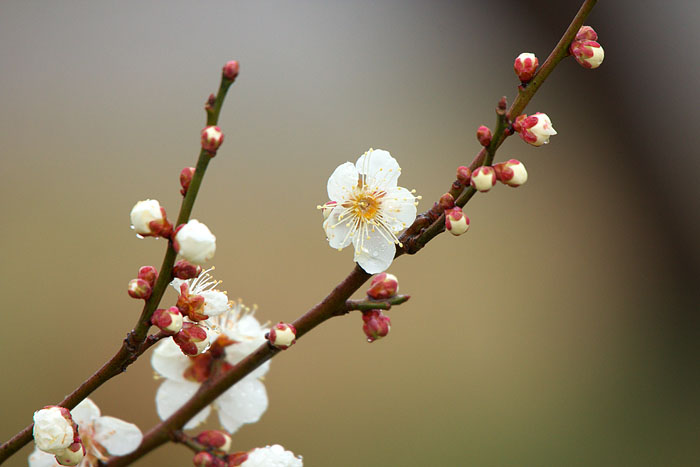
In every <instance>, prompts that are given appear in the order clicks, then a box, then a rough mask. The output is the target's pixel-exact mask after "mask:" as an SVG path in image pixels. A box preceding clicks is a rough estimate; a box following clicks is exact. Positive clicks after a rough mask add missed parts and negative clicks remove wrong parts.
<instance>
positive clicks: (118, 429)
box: [29, 399, 143, 467]
mask: <svg viewBox="0 0 700 467" xmlns="http://www.w3.org/2000/svg"><path fill="white" fill-rule="evenodd" d="M70 414H71V417H72V418H73V420H74V421H75V423H76V424H77V425H78V432H79V433H80V440H81V442H82V444H83V447H84V448H85V456H84V457H83V459H82V461H80V463H79V464H78V465H79V466H81V467H97V465H98V464H99V462H100V461H106V460H107V459H108V458H109V457H110V456H123V455H126V454H129V453H130V452H132V451H133V450H134V449H136V448H137V447H138V446H139V444H141V440H142V438H143V435H142V434H141V430H140V429H139V427H137V426H136V425H134V424H132V423H128V422H125V421H123V420H119V419H118V418H114V417H109V416H104V415H101V414H100V409H99V407H97V405H95V403H94V402H92V401H91V400H90V399H84V400H83V401H82V402H81V403H80V404H78V405H77V406H76V407H75V408H74V409H73V410H71V411H70ZM65 454H67V453H65ZM60 465H61V464H59V463H58V462H56V458H55V457H54V455H52V454H49V453H47V452H44V451H40V450H39V449H35V450H34V452H33V453H32V454H31V455H30V456H29V467H59V466H60Z"/></svg>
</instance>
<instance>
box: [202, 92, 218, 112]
mask: <svg viewBox="0 0 700 467" xmlns="http://www.w3.org/2000/svg"><path fill="white" fill-rule="evenodd" d="M215 105H216V95H214V94H209V97H208V98H207V102H206V103H205V104H204V110H206V111H207V112H211V111H212V110H214V106H215Z"/></svg>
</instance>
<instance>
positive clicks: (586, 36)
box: [574, 26, 598, 41]
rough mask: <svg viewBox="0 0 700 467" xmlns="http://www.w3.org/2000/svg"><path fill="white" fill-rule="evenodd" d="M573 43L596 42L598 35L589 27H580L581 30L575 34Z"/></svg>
mask: <svg viewBox="0 0 700 467" xmlns="http://www.w3.org/2000/svg"><path fill="white" fill-rule="evenodd" d="M574 40H575V41H597V40H598V33H596V32H595V30H594V29H593V28H592V27H590V26H581V29H579V30H578V33H576V38H575V39H574Z"/></svg>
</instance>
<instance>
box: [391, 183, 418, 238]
mask: <svg viewBox="0 0 700 467" xmlns="http://www.w3.org/2000/svg"><path fill="white" fill-rule="evenodd" d="M416 212H417V211H416V197H415V196H413V193H411V192H410V191H408V190H407V189H406V188H402V187H400V186H398V187H394V188H391V189H389V190H387V192H386V195H385V196H384V199H383V200H382V215H383V216H384V218H386V220H387V223H388V224H389V226H390V227H391V228H392V230H393V231H394V232H401V231H402V230H404V229H406V228H407V227H408V226H409V225H411V224H413V221H415V220H416Z"/></svg>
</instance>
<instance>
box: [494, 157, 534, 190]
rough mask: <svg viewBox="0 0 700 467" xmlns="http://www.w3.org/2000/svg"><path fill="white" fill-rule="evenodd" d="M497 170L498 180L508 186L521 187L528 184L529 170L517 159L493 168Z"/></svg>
mask: <svg viewBox="0 0 700 467" xmlns="http://www.w3.org/2000/svg"><path fill="white" fill-rule="evenodd" d="M493 168H494V170H496V178H497V179H498V180H499V181H501V182H502V183H505V184H506V185H508V186H512V187H519V186H520V185H523V184H524V183H525V182H527V170H525V165H524V164H523V163H522V162H520V161H519V160H517V159H510V160H509V161H508V162H501V163H499V164H496V165H494V166H493Z"/></svg>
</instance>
